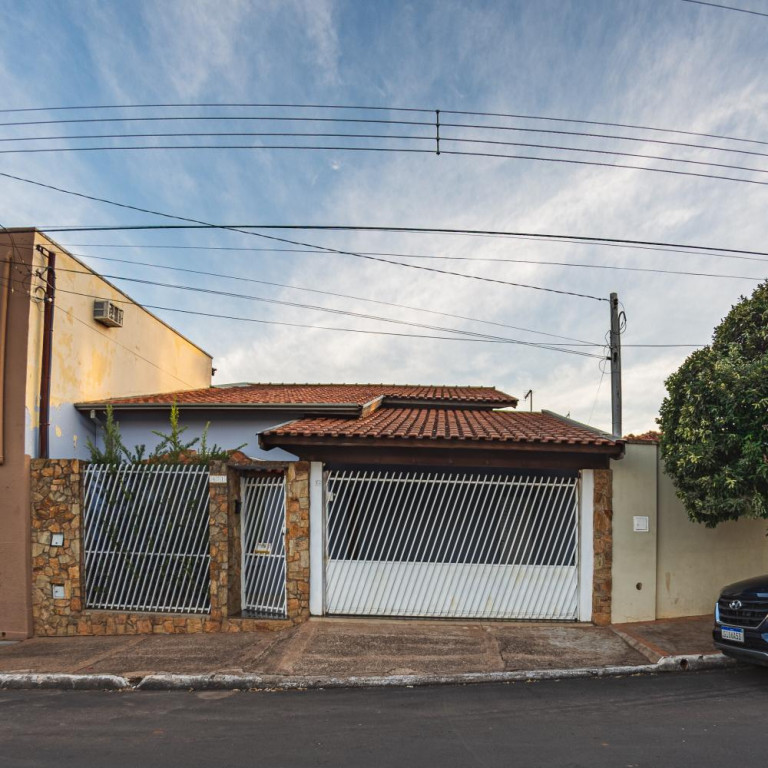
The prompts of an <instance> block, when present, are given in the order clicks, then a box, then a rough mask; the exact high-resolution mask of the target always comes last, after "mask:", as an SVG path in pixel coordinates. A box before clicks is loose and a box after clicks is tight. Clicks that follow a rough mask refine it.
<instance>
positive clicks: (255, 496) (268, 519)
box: [240, 474, 286, 618]
mask: <svg viewBox="0 0 768 768" xmlns="http://www.w3.org/2000/svg"><path fill="white" fill-rule="evenodd" d="M241 490H242V495H241V498H242V505H241V521H240V524H241V547H242V569H241V579H242V584H241V590H242V591H241V601H242V609H243V613H244V614H245V615H251V616H268V617H271V618H281V617H284V616H285V615H286V610H285V609H286V603H285V479H284V477H283V475H282V474H279V475H278V474H273V475H262V476H256V477H245V478H243V481H242V489H241Z"/></svg>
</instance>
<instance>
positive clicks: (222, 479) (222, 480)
mask: <svg viewBox="0 0 768 768" xmlns="http://www.w3.org/2000/svg"><path fill="white" fill-rule="evenodd" d="M208 482H209V483H210V484H211V485H226V484H227V476H226V475H211V477H210V480H209V481H208Z"/></svg>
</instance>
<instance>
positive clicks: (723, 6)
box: [683, 0, 768, 18]
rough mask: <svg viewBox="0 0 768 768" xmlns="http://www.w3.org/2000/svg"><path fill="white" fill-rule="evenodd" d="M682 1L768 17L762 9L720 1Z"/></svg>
mask: <svg viewBox="0 0 768 768" xmlns="http://www.w3.org/2000/svg"><path fill="white" fill-rule="evenodd" d="M683 2H684V3H694V4H695V5H708V6H710V7H712V8H722V9H723V10H725V11H738V12H739V13H751V14H752V15H753V16H765V17H767V18H768V13H763V12H762V11H750V10H747V9H746V8H736V7H735V6H733V5H720V3H705V2H704V0H683Z"/></svg>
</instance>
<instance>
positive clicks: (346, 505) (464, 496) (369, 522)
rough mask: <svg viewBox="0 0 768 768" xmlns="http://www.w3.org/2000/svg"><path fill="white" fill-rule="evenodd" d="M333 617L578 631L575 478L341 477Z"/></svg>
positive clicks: (329, 497)
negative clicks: (545, 623)
mask: <svg viewBox="0 0 768 768" xmlns="http://www.w3.org/2000/svg"><path fill="white" fill-rule="evenodd" d="M326 501H327V553H326V554H327V560H326V588H327V591H326V611H327V613H330V614H354V615H372V616H441V617H463V618H494V619H502V618H503V619H562V620H575V619H576V617H577V613H578V563H577V552H578V477H577V476H576V475H575V474H573V475H569V476H562V475H558V476H554V475H549V474H545V473H541V474H526V475H520V474H514V475H513V474H498V473H493V474H492V473H490V472H489V473H486V474H482V473H469V472H466V473H461V472H458V473H457V472H455V471H454V472H436V471H432V472H413V471H395V470H384V471H383V470H373V471H362V470H334V471H330V472H329V473H328V474H327V486H326Z"/></svg>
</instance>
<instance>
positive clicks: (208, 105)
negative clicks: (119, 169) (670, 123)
mask: <svg viewBox="0 0 768 768" xmlns="http://www.w3.org/2000/svg"><path fill="white" fill-rule="evenodd" d="M735 10H742V9H735ZM195 108H198V109H213V108H247V109H299V110H304V109H324V110H329V111H335V110H339V111H359V112H366V111H368V112H404V113H414V114H416V113H420V114H429V115H433V114H435V115H436V114H437V113H438V112H439V113H441V114H443V115H466V116H474V117H503V118H507V119H512V120H534V121H542V122H554V123H574V124H576V125H596V126H605V127H608V128H629V129H633V130H641V131H652V132H655V133H671V134H677V135H682V136H698V137H700V138H708V139H720V140H724V141H733V142H738V143H747V144H763V145H768V141H761V140H758V139H750V138H746V137H743V136H731V135H727V134H720V133H706V132H700V131H690V130H682V129H679V128H662V127H659V126H650V125H643V124H638V123H620V122H609V121H601V120H583V119H578V118H572V117H553V116H551V115H531V114H523V113H510V112H482V111H472V110H457V109H439V110H438V109H433V108H424V107H420V108H419V107H392V106H370V105H350V104H275V103H227V102H223V103H222V102H219V103H215V102H203V103H164V104H101V105H75V106H53V107H24V108H5V109H0V114H3V113H14V112H20V113H24V112H56V111H84V110H110V109H195ZM225 117H231V116H225ZM192 119H193V118H192ZM304 119H305V120H306V119H307V118H304ZM414 124H415V123H414ZM419 124H424V125H429V126H432V125H434V123H432V122H427V123H419ZM614 138H620V137H614Z"/></svg>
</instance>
